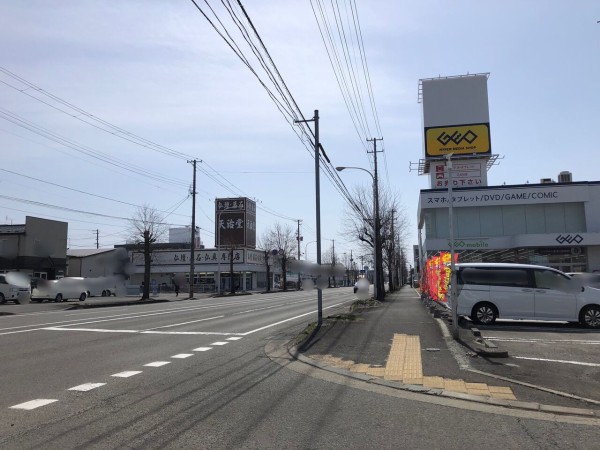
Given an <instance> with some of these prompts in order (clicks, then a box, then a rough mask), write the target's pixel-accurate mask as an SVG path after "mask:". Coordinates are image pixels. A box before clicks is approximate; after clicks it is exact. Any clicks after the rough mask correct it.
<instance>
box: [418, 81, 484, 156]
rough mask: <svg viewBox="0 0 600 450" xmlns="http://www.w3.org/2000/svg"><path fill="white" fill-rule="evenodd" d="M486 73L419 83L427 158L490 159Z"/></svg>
mask: <svg viewBox="0 0 600 450" xmlns="http://www.w3.org/2000/svg"><path fill="white" fill-rule="evenodd" d="M487 79H488V74H478V75H465V76H456V77H446V78H429V79H423V80H420V82H421V95H422V102H423V127H424V139H423V143H424V153H425V158H426V159H440V158H442V157H444V156H445V155H448V154H450V153H452V154H453V155H473V156H482V157H485V156H489V155H491V152H492V146H491V141H490V118H489V108H488V95H487Z"/></svg>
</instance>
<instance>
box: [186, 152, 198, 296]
mask: <svg viewBox="0 0 600 450" xmlns="http://www.w3.org/2000/svg"><path fill="white" fill-rule="evenodd" d="M196 162H197V161H196V160H195V159H194V160H193V161H188V163H191V164H192V165H193V166H194V182H193V184H192V242H191V245H190V247H191V252H190V299H192V298H194V260H195V256H194V249H195V247H196Z"/></svg>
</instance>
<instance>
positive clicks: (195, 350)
mask: <svg viewBox="0 0 600 450" xmlns="http://www.w3.org/2000/svg"><path fill="white" fill-rule="evenodd" d="M209 350H212V347H198V348H195V349H194V350H192V351H193V352H207V351H209Z"/></svg>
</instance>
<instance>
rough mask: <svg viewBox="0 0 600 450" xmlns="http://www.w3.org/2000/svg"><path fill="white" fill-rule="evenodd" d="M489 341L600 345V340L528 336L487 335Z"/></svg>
mask: <svg viewBox="0 0 600 450" xmlns="http://www.w3.org/2000/svg"><path fill="white" fill-rule="evenodd" d="M485 339H487V340H488V341H498V342H523V343H537V342H541V343H544V344H545V343H548V344H560V343H563V342H564V343H574V344H582V345H600V341H592V340H590V341H584V340H580V339H533V338H532V339H526V338H508V337H507V338H503V337H486V338H485Z"/></svg>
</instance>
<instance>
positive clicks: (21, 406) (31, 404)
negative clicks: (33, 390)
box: [10, 398, 58, 410]
mask: <svg viewBox="0 0 600 450" xmlns="http://www.w3.org/2000/svg"><path fill="white" fill-rule="evenodd" d="M57 401H58V400H51V399H44V398H40V399H38V400H31V401H29V402H25V403H21V404H19V405H15V406H11V407H10V408H11V409H27V410H31V409H35V408H39V407H40V406H46V405H49V404H50V403H54V402H57Z"/></svg>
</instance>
